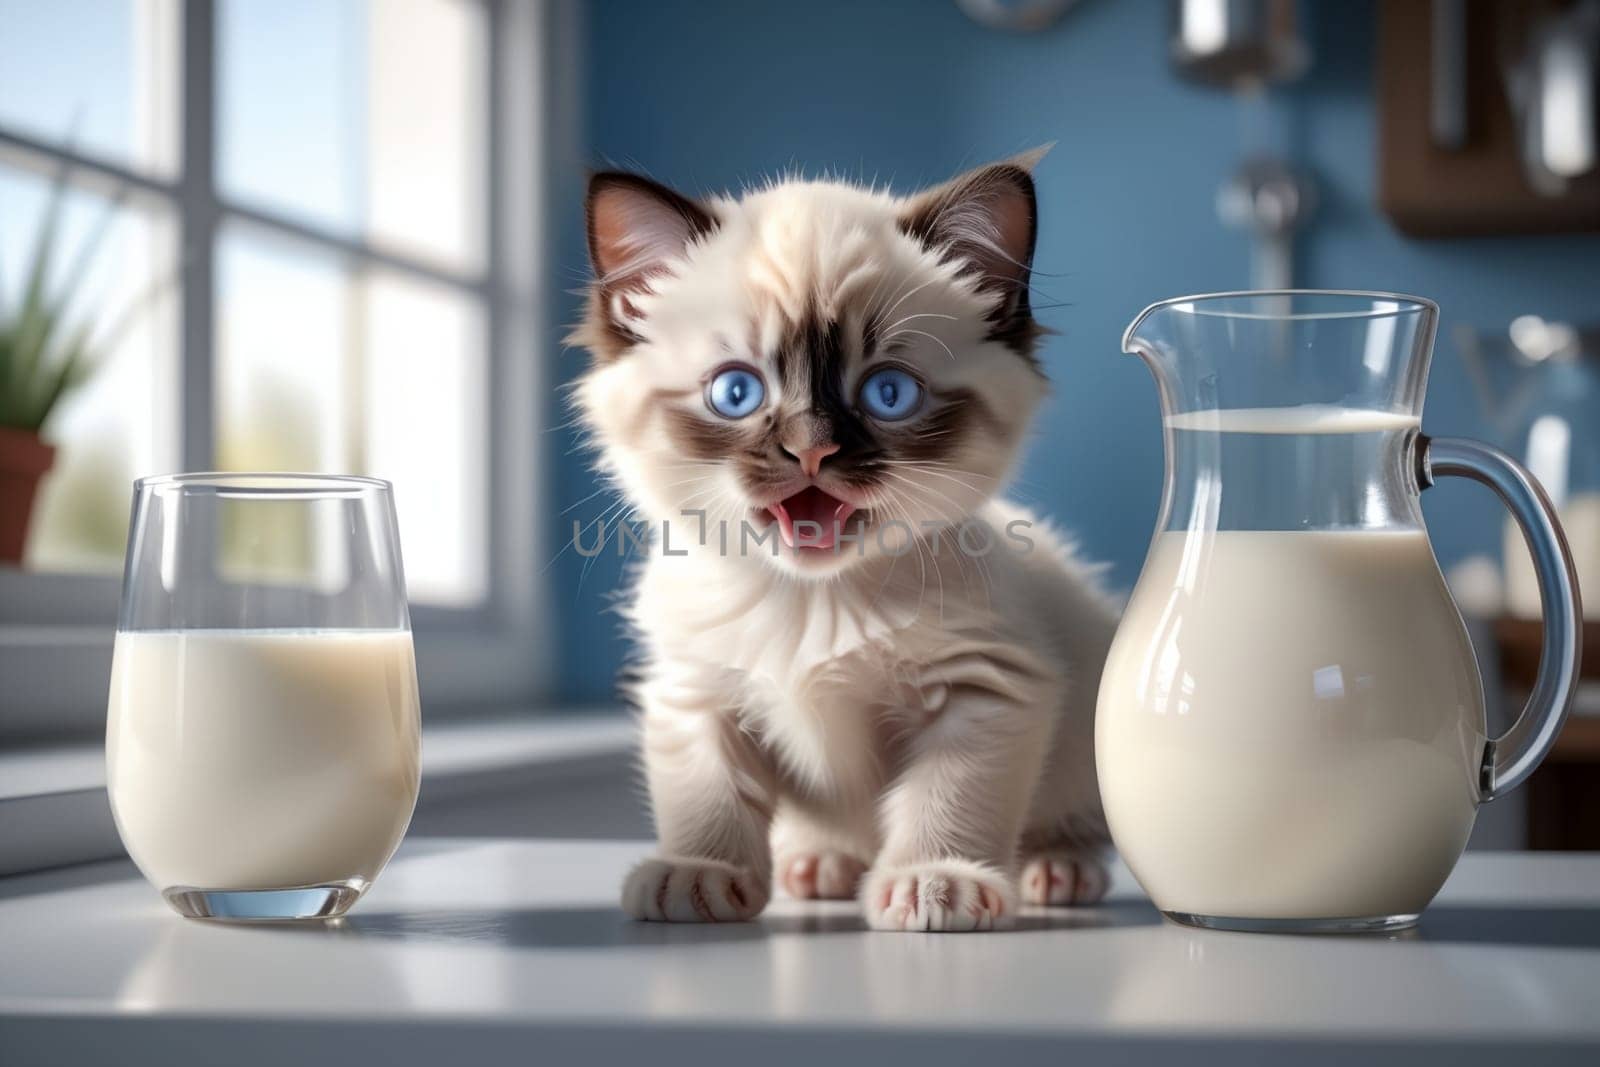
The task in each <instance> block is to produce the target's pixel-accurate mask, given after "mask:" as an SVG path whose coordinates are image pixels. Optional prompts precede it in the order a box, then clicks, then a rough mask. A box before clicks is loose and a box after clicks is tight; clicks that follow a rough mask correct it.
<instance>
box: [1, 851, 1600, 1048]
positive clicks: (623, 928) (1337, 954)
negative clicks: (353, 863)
mask: <svg viewBox="0 0 1600 1067" xmlns="http://www.w3.org/2000/svg"><path fill="white" fill-rule="evenodd" d="M647 848H648V846H647V845H645V844H642V843H617V842H570V841H569V842H549V841H499V840H472V839H465V840H447V839H433V840H430V839H416V840H410V841H408V842H407V843H406V844H405V846H404V847H403V848H402V850H401V852H400V854H399V856H398V857H397V858H396V859H395V861H394V862H393V863H392V864H391V865H390V867H389V870H388V871H387V872H385V874H384V876H383V877H382V878H381V879H380V880H379V882H378V884H377V886H376V887H375V889H374V890H373V891H372V893H371V894H370V895H369V896H368V898H367V899H366V900H364V901H362V902H361V903H360V904H359V905H357V907H356V909H355V911H354V912H353V913H352V914H351V915H350V917H349V918H348V919H347V920H345V921H344V922H343V923H342V924H339V925H333V926H314V925H307V926H294V927H277V928H272V927H243V926H224V925H214V924H206V923H201V922H194V921H190V920H184V919H180V918H178V917H177V916H176V915H174V914H172V913H171V912H169V911H168V910H167V908H166V906H165V905H164V904H163V903H162V902H161V901H160V899H159V898H158V897H157V895H156V893H155V892H154V890H152V889H151V888H150V887H149V886H147V885H146V884H145V883H144V882H143V881H141V880H139V879H138V878H137V877H136V876H135V875H133V874H132V873H131V868H130V867H129V866H128V865H126V864H125V863H114V864H100V865H96V866H94V867H80V868H70V869H66V870H62V871H58V872H54V873H46V874H38V875H30V876H21V877H14V878H10V879H3V880H0V1062H3V1063H4V1064H6V1065H7V1067H23V1065H25V1064H31V1063H83V1062H92V1061H95V1060H98V1059H102V1058H108V1057H109V1058H111V1059H114V1060H115V1062H118V1063H119V1064H124V1065H133V1064H140V1063H146V1062H150V1063H155V1062H162V1063H170V1062H174V1061H175V1060H179V1059H181V1060H184V1061H193V1060H195V1059H196V1049H205V1050H209V1051H207V1052H206V1054H204V1055H201V1056H200V1062H226V1063H228V1064H230V1065H245V1064H253V1063H286V1062H296V1063H310V1062H330V1063H331V1062H339V1063H343V1064H348V1063H351V1062H369V1061H370V1062H381V1063H384V1064H391V1063H393V1064H402V1063H412V1062H417V1063H444V1064H445V1065H446V1067H458V1065H459V1064H462V1063H475V1062H489V1061H495V1062H504V1061H506V1060H507V1059H513V1061H514V1062H517V1063H523V1062H539V1063H541V1064H542V1063H558V1062H567V1061H570V1060H574V1059H578V1060H582V1061H584V1062H585V1063H608V1062H615V1061H617V1060H620V1059H622V1058H623V1057H625V1056H626V1057H629V1058H633V1057H634V1056H636V1055H645V1056H647V1057H648V1061H649V1063H650V1064H651V1065H652V1067H655V1065H658V1064H662V1063H675V1062H684V1061H688V1060H689V1059H691V1058H692V1059H695V1060H697V1061H699V1062H704V1060H705V1057H707V1056H715V1057H718V1058H719V1059H725V1058H726V1056H727V1054H728V1053H730V1052H734V1053H738V1054H740V1055H747V1056H750V1057H760V1059H759V1060H754V1061H753V1062H758V1063H760V1064H761V1067H768V1065H769V1064H772V1063H788V1062H794V1063H800V1062H805V1063H807V1064H808V1065H811V1067H815V1064H816V1062H817V1061H818V1060H819V1059H834V1060H838V1061H840V1062H842V1063H853V1062H858V1061H860V1060H861V1059H864V1058H865V1056H866V1055H868V1054H874V1055H875V1058H876V1056H877V1055H879V1054H887V1055H889V1056H890V1057H891V1059H890V1061H889V1062H901V1061H902V1058H903V1057H909V1056H912V1055H915V1056H916V1057H917V1058H918V1060H919V1061H920V1062H921V1064H925V1065H932V1064H938V1063H959V1062H972V1061H973V1060H974V1059H979V1058H981V1059H984V1060H993V1058H994V1057H995V1056H996V1054H1001V1055H1018V1054H1020V1055H1024V1056H1028V1057H1029V1058H1030V1059H1031V1060H1032V1062H1039V1060H1038V1058H1037V1057H1039V1056H1043V1055H1049V1056H1052V1057H1061V1058H1060V1059H1059V1060H1055V1059H1053V1060H1052V1061H1051V1062H1062V1063H1068V1062H1079V1063H1085V1062H1096V1063H1098V1062H1107V1061H1114V1062H1117V1063H1145V1062H1148V1063H1158V1062H1159V1063H1181V1064H1182V1065H1183V1067H1195V1065H1196V1064H1199V1063H1208V1062H1219V1063H1220V1062H1226V1063H1229V1064H1240V1063H1256V1062H1260V1063H1277V1062H1284V1061H1285V1060H1286V1059H1287V1058H1288V1057H1290V1056H1291V1055H1293V1056H1294V1057H1296V1059H1295V1062H1302V1061H1305V1062H1316V1063H1324V1062H1325V1063H1343V1062H1350V1060H1351V1059H1352V1057H1354V1056H1356V1055H1359V1056H1360V1057H1361V1062H1362V1063H1364V1064H1366V1063H1378V1062H1396V1063H1406V1064H1419V1063H1433V1062H1438V1063H1445V1062H1449V1063H1452V1064H1459V1063H1463V1062H1466V1063H1478V1062H1482V1063H1488V1062H1499V1063H1512V1064H1519V1065H1520V1064H1528V1063H1534V1062H1574V1063H1579V1062H1583V1063H1590V1064H1593V1063H1597V1062H1600V855H1557V854H1536V855H1512V854H1482V853H1478V854H1469V855H1468V856H1467V857H1466V858H1465V859H1464V860H1463V861H1462V863H1461V866H1460V867H1459V868H1458V870H1457V871H1456V873H1455V875H1454V876H1453V877H1452V879H1451V880H1450V883H1449V884H1448V885H1447V886H1446V887H1445V890H1444V892H1443V894H1442V895H1441V897H1440V899H1439V900H1438V901H1436V902H1435V904H1434V906H1433V907H1432V908H1431V909H1430V910H1429V911H1428V913H1427V914H1426V915H1425V916H1424V918H1423V921H1422V924H1421V926H1420V928H1419V929H1418V930H1417V931H1415V932H1414V933H1412V934H1409V935H1406V936H1403V937H1401V938H1398V939H1392V940H1384V939H1379V938H1364V937H1345V938H1329V937H1324V938H1303V937H1281V936H1262V935H1249V934H1228V933H1213V932H1205V931H1198V930H1190V929H1186V928H1181V927H1177V926H1173V925H1169V924H1165V923H1163V922H1161V921H1160V919H1159V918H1158V916H1157V915H1156V913H1155V912H1154V911H1153V909H1152V908H1151V907H1150V906H1149V904H1148V903H1146V902H1145V901H1144V900H1143V898H1142V897H1141V896H1140V895H1139V894H1138V891H1137V888H1136V887H1135V886H1134V885H1133V884H1132V882H1131V881H1130V880H1129V878H1128V877H1127V874H1126V872H1118V876H1117V882H1116V886H1115V888H1114V890H1113V893H1112V898H1111V900H1110V901H1109V902H1108V903H1107V904H1106V905H1104V906H1102V907H1100V908H1095V909H1084V910H1055V911H1043V910H1040V911H1033V912H1029V913H1026V914H1025V915H1024V916H1023V921H1022V924H1021V928H1020V929H1018V930H1015V931H1011V932H1001V933H991V934H965V935H963V934H895V933H871V932H867V931H865V930H864V929H863V928H862V926H861V923H860V921H859V920H858V919H857V917H856V913H855V910H854V907H853V906H852V905H850V904H848V903H839V904H803V903H799V902H795V901H789V900H781V899H780V900H779V901H777V902H776V903H775V904H774V905H773V907H772V908H771V909H770V910H769V912H768V913H767V915H766V916H764V917H763V918H762V920H761V921H760V922H759V923H754V924H744V925H731V926H713V927H707V926H661V925H647V924H637V923H631V922H628V921H626V920H625V919H624V918H623V917H622V916H621V914H620V913H619V912H618V911H617V910H616V906H615V903H616V902H615V894H616V889H617V887H618V885H619V883H620V881H621V878H622V874H623V871H624V870H625V869H626V868H627V866H628V865H629V864H630V863H631V862H632V861H633V860H634V859H635V858H637V857H639V856H641V855H643V854H644V852H645V851H646V850H647ZM1074 1055H1076V1056H1078V1057H1080V1058H1079V1059H1078V1060H1076V1061H1073V1060H1070V1059H1068V1058H1067V1057H1071V1056H1074ZM1083 1056H1088V1057H1089V1059H1087V1060H1085V1059H1082V1057H1083ZM1306 1058H1308V1059H1306Z"/></svg>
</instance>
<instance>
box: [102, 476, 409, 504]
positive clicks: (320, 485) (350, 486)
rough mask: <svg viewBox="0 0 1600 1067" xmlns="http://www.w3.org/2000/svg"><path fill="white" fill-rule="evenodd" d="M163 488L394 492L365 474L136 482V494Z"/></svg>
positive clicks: (286, 493) (238, 492)
mask: <svg viewBox="0 0 1600 1067" xmlns="http://www.w3.org/2000/svg"><path fill="white" fill-rule="evenodd" d="M163 489H176V490H179V491H187V490H199V491H202V492H217V493H223V494H226V495H228V496H245V497H249V496H259V497H269V498H273V497H277V498H281V497H301V498H305V497H337V496H354V495H359V494H361V493H369V492H374V491H376V492H380V493H392V492H393V491H394V485H393V483H391V482H389V481H387V480H385V479H383V478H373V477H371V476H369V475H365V474H315V473H310V472H301V471H190V472H183V473H177V474H153V475H149V476H147V477H144V478H139V479H136V480H135V481H134V483H133V491H134V493H135V494H142V493H145V492H158V491H160V490H163Z"/></svg>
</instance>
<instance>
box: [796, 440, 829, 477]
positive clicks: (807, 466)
mask: <svg viewBox="0 0 1600 1067" xmlns="http://www.w3.org/2000/svg"><path fill="white" fill-rule="evenodd" d="M783 450H784V451H785V452H787V453H789V455H791V456H793V457H794V458H795V459H797V460H799V461H800V470H801V471H802V472H803V473H804V474H805V476H806V477H807V478H815V477H816V476H817V472H818V471H820V470H821V469H822V461H823V460H825V459H827V458H828V457H829V456H831V455H833V454H834V453H835V452H837V451H839V446H838V445H836V444H834V443H833V442H832V441H829V442H828V443H827V444H825V445H817V446H816V447H814V448H802V449H800V450H799V451H798V452H797V451H795V450H794V449H792V448H790V447H788V446H787V445H785V446H784V449H783Z"/></svg>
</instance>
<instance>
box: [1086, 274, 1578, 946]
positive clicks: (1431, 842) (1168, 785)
mask: <svg viewBox="0 0 1600 1067" xmlns="http://www.w3.org/2000/svg"><path fill="white" fill-rule="evenodd" d="M1437 317H1438V309H1437V307H1436V306H1435V305H1434V304H1433V303H1432V302H1431V301H1427V300H1421V299H1417V298H1414V297H1404V296H1397V295H1394V294H1387V293H1357V292H1312V291H1297V292H1259V293H1219V294H1212V295H1207V296H1196V297H1182V298H1179V299H1176V300H1169V301H1163V302H1161V303H1159V304H1155V305H1152V306H1151V307H1149V308H1147V309H1146V310H1145V311H1144V312H1143V313H1141V314H1140V316H1139V317H1138V318H1137V319H1136V320H1135V321H1134V323H1133V325H1132V326H1130V327H1129V329H1128V332H1127V335H1126V336H1125V337H1124V348H1126V349H1127V350H1128V351H1129V352H1132V353H1135V354H1137V355H1139V356H1141V357H1143V359H1144V360H1145V362H1146V363H1147V364H1148V365H1149V366H1150V368H1151V370H1152V371H1153V373H1154V374H1155V377H1156V381H1157V384H1158V386H1159V388H1160V394H1161V402H1162V409H1163V414H1164V424H1165V441H1166V455H1167V475H1166V485H1165V491H1164V494H1163V498H1162V505H1161V514H1160V518H1159V520H1158V522H1157V527H1156V534H1155V538H1154V540H1153V541H1152V543H1151V546H1150V551H1149V554H1148V556H1147V557H1146V560H1145V565H1144V570H1143V572H1142V573H1141V575H1140V577H1139V582H1138V584H1137V586H1136V587H1135V589H1134V592H1133V595H1132V597H1131V598H1130V600H1129V603H1128V607H1127V611H1126V613H1125V614H1124V617H1123V621H1122V624H1121V626H1120V628H1119V629H1118V632H1117V637H1116V640H1115V641H1114V643H1113V645H1112V648H1111V652H1110V655H1109V656H1108V658H1107V662H1106V666H1105V671H1104V674H1103V676H1102V680H1101V686H1100V693H1099V704H1098V709H1097V715H1096V756H1097V770H1098V775H1099V781H1100V791H1101V798H1102V800H1103V802H1104V805H1105V812H1106V819H1107V822H1108V824H1109V826H1110V829H1111V833H1112V836H1113V838H1114V839H1115V841H1116V844H1117V847H1118V850H1119V851H1120V852H1121V854H1122V856H1123V858H1124V859H1125V860H1126V861H1127V863H1128V866H1129V867H1130V868H1131V869H1132V871H1133V873H1134V875H1135V876H1136V877H1137V878H1138V879H1139V881H1140V883H1141V884H1142V885H1143V886H1144V888H1145V890H1146V891H1147V892H1148V893H1149V894H1150V896H1151V898H1152V899H1153V900H1154V901H1155V903H1156V905H1157V906H1158V907H1159V908H1160V909H1161V910H1162V911H1163V912H1164V913H1166V914H1167V916H1168V917H1170V918H1172V919H1175V920H1177V921H1180V922H1185V923H1192V924H1196V925H1201V926H1209V927H1221V928H1227V929H1238V930H1266V931H1355V930H1393V929H1399V928H1403V927H1406V926H1409V925H1411V924H1412V923H1414V922H1416V920H1417V917H1418V915H1419V913H1420V912H1421V911H1422V910H1423V908H1424V907H1426V906H1427V904H1428V902H1429V901H1430V900H1432V898H1433V896H1434V894H1435V893H1437V892H1438V890H1439V888H1440V886H1441V885H1442V884H1443V883H1444V880H1445V878H1446V877H1447V876H1448V875H1449V873H1450V871H1451V868H1452V867H1453V866H1454V865H1455V862H1456V860H1457V859H1458V858H1459V856H1460V854H1461V851H1462V849H1463V848H1465V846H1466V842H1467V836H1468V834H1469V833H1470V832H1471V830H1472V824H1473V821H1474V818H1475V816H1476V812H1477V808H1478V805H1479V804H1480V803H1482V802H1484V801H1486V800H1491V799H1493V798H1494V797H1497V796H1499V795H1501V794H1503V793H1505V792H1506V791H1507V790H1509V789H1512V788H1514V787H1515V786H1516V785H1518V784H1519V783H1520V782H1522V781H1523V780H1524V779H1525V778H1526V777H1527V776H1528V774H1530V773H1531V772H1532V770H1533V768H1534V767H1535V766H1537V765H1538V763H1539V761H1540V760H1541V759H1542V758H1543V757H1544V754H1545V753H1546V752H1547V751H1548V749H1549V747H1550V745H1551V744H1552V743H1553V741H1554V739H1555V737H1556V735H1557V733H1558V732H1559V731H1560V728H1561V725H1562V722H1563V721H1564V719H1565V716H1566V714H1567V710H1568V707H1569V705H1570V703H1571V699H1572V695H1573V690H1574V686H1575V681H1576V678H1577V672H1578V670H1577V669H1578V664H1579V659H1580V656H1581V648H1580V645H1581V638H1582V627H1581V619H1582V609H1581V605H1580V604H1579V600H1578V587H1577V583H1576V580H1575V578H1574V576H1573V564H1572V557H1571V554H1570V553H1569V552H1568V550H1567V546H1566V542H1565V539H1564V537H1563V535H1562V531H1561V528H1560V525H1559V523H1558V521H1557V519H1556V513H1555V510H1554V508H1553V507H1552V506H1551V504H1550V500H1549V498H1548V497H1547V496H1546V495H1545V494H1544V492H1543V491H1542V490H1541V489H1540V487H1539V484H1538V482H1537V481H1535V480H1534V479H1533V478H1531V477H1530V476H1529V475H1528V473H1527V471H1525V470H1523V469H1522V468H1521V467H1519V466H1518V465H1517V464H1516V463H1515V462H1514V461H1512V460H1511V459H1509V458H1508V457H1506V456H1505V455H1504V454H1503V453H1500V452H1498V451H1496V450H1494V449H1492V448H1490V447H1488V446H1487V445H1482V444H1479V443H1477V442H1474V441H1467V440H1461V439H1451V438H1436V439H1430V438H1428V437H1426V436H1425V435H1423V434H1422V433H1421V419H1422V400H1423V391H1424V386H1425V384H1426V381H1427V371H1428V361H1429V357H1430V354H1431V350H1432V343H1433V336H1434V328H1435V324H1436V322H1437ZM1446 474H1456V475H1463V476H1466V477H1469V478H1473V479H1476V480H1478V481H1481V482H1484V483H1486V484H1487V485H1488V486H1489V487H1490V488H1491V489H1493V490H1494V491H1495V492H1496V493H1497V494H1499V496H1500V497H1501V499H1502V500H1503V501H1504V502H1505V504H1506V505H1507V506H1508V507H1509V509H1510V511H1511V513H1512V515H1513V517H1514V518H1515V520H1516V521H1517V522H1518V524H1519V525H1520V527H1521V530H1522V533H1523V536H1524V537H1525V538H1526V539H1527V541H1528V544H1529V547H1530V549H1531V550H1532V554H1533V557H1534V562H1535V570H1536V572H1537V578H1538V586H1539V589H1540V592H1541V596H1542V603H1543V614H1544V620H1545V627H1544V642H1545V644H1544V652H1543V659H1542V661H1541V665H1540V673H1539V679H1538V684H1537V686H1536V689H1535V692H1534V693H1533V695H1532V697H1531V698H1530V700H1529V703H1528V706H1527V707H1526V709H1525V710H1524V711H1523V712H1522V715H1521V717H1520V718H1519V719H1518V720H1517V722H1516V724H1515V725H1513V726H1512V728H1511V729H1510V730H1509V731H1508V732H1507V733H1506V734H1505V735H1503V736H1501V737H1490V736H1488V733H1487V727H1486V724H1485V720H1484V699H1483V688H1482V683H1481V682H1480V680H1479V676H1478V668H1477V663H1476V661H1475V659H1474V658H1473V650H1472V646H1471V644H1470V642H1469V641H1468V638H1467V633H1466V629H1465V627H1464V626H1463V625H1462V621H1461V617H1460V615H1459V614H1458V613H1457V611H1456V606H1455V604H1454V602H1453V601H1452V600H1451V598H1450V594H1449V592H1448V590H1447V589H1446V587H1445V584H1444V579H1443V578H1442V576H1441V575H1440V572H1439V567H1438V564H1437V563H1436V562H1435V560H1434V556H1433V550H1432V547H1431V546H1430V544H1429V541H1428V533H1427V528H1426V526H1425V525H1424V523H1423V518H1422V511H1421V508H1420V494H1421V491H1422V490H1423V489H1425V488H1427V487H1428V486H1430V485H1432V484H1433V480H1434V479H1435V478H1436V477H1439V476H1441V475H1446Z"/></svg>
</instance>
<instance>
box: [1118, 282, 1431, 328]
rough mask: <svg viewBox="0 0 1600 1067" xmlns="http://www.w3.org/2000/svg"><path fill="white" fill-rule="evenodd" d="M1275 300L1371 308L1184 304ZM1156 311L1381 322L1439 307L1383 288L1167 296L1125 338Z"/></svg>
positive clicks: (1138, 319)
mask: <svg viewBox="0 0 1600 1067" xmlns="http://www.w3.org/2000/svg"><path fill="white" fill-rule="evenodd" d="M1272 297H1288V298H1290V300H1291V302H1292V301H1293V300H1294V299H1295V298H1301V299H1302V300H1330V301H1338V300H1348V301H1351V302H1355V301H1366V302H1367V304H1368V306H1367V307H1350V308H1342V309H1339V310H1330V311H1302V312H1295V311H1286V312H1281V313H1280V312H1258V311H1233V310H1228V309H1226V308H1222V307H1215V306H1212V307H1205V308H1197V307H1188V308H1185V307H1183V305H1185V304H1211V305H1215V304H1221V303H1223V302H1225V301H1229V300H1252V299H1258V298H1272ZM1380 304H1391V305H1394V306H1392V307H1380V306H1378V305H1380ZM1157 311H1180V312H1186V313H1188V314H1191V315H1205V316H1209V317H1214V318H1221V319H1256V320H1263V321H1277V322H1303V321H1315V320H1320V319H1381V318H1388V317H1391V316H1396V315H1415V314H1431V315H1435V316H1437V315H1438V313H1439V305H1438V304H1436V303H1435V302H1434V301H1432V300H1429V299H1428V298H1427V297H1425V296H1412V295H1410V294H1409V293H1391V292H1386V291H1384V290H1381V289H1234V290H1228V291H1225V292H1217V293H1193V294H1190V295H1188V296H1174V297H1168V298H1167V299H1166V300H1157V301H1156V302H1155V303H1153V304H1151V305H1149V306H1148V307H1146V308H1145V309H1144V310H1143V311H1141V312H1139V314H1138V315H1136V316H1134V319H1133V324H1132V325H1131V326H1129V327H1128V331H1127V334H1126V335H1125V337H1128V336H1131V335H1132V334H1133V332H1134V329H1135V327H1137V326H1138V325H1139V324H1140V323H1142V322H1143V321H1144V320H1145V319H1146V318H1148V317H1149V316H1150V315H1151V314H1153V313H1154V312H1157Z"/></svg>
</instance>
